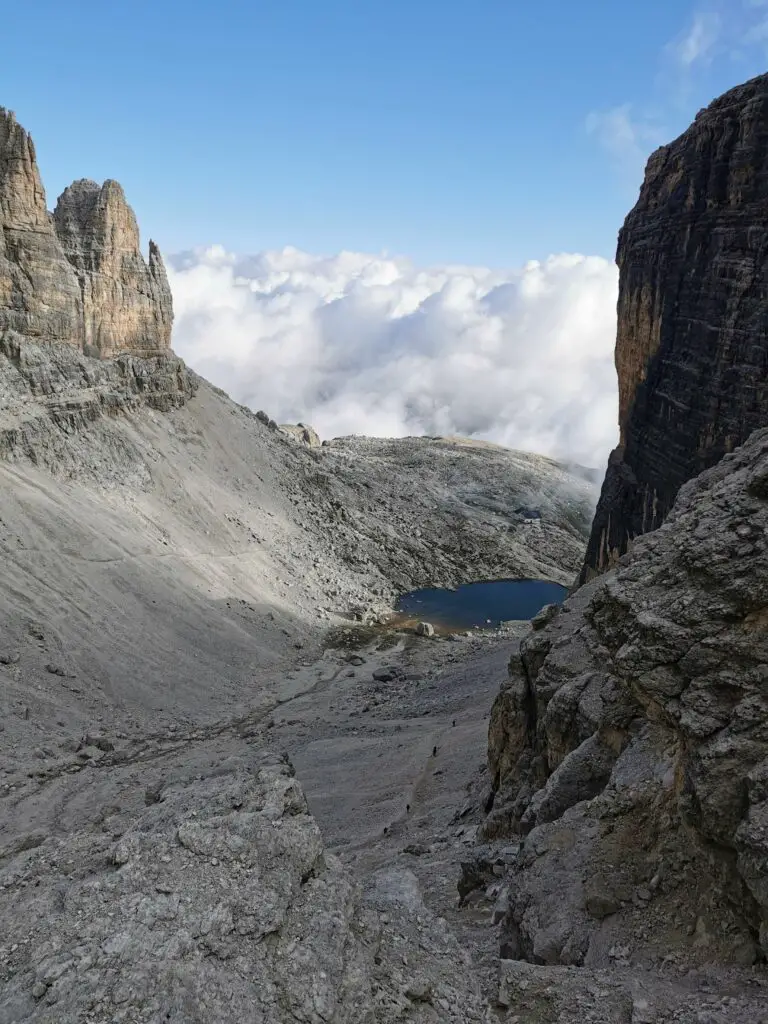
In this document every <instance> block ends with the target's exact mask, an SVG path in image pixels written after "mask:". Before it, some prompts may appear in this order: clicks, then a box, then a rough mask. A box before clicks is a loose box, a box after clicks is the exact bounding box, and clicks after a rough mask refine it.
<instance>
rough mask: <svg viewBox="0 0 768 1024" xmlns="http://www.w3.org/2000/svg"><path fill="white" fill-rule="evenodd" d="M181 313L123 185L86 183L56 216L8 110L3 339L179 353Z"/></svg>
mask: <svg viewBox="0 0 768 1024" xmlns="http://www.w3.org/2000/svg"><path fill="white" fill-rule="evenodd" d="M172 322H173V309H172V303H171V292H170V288H169V286H168V280H167V278H166V274H165V268H164V266H163V261H162V258H161V256H160V252H159V250H158V248H157V246H156V245H155V244H154V242H150V244H149V263H148V264H147V263H146V262H145V260H144V257H143V256H142V253H141V249H140V247H139V230H138V226H137V224H136V218H135V217H134V214H133V211H132V210H131V208H130V207H129V206H128V204H127V202H126V200H125V196H124V194H123V190H122V188H121V187H120V185H118V183H117V182H116V181H106V182H105V183H104V184H103V185H102V186H99V185H97V184H96V183H95V182H93V181H87V180H82V181H76V182H75V183H74V184H72V185H70V186H69V188H67V189H66V190H65V191H64V193H63V194H62V195H61V197H60V198H59V201H58V204H57V206H56V211H55V213H54V214H53V216H51V214H49V213H48V210H47V209H46V202H45V191H44V189H43V186H42V183H41V180H40V174H39V171H38V168H37V161H36V158H35V148H34V144H33V142H32V139H31V138H30V136H29V135H28V134H27V132H26V131H25V130H24V129H23V128H22V127H21V125H19V124H18V122H17V121H16V118H15V117H14V115H13V114H12V113H11V112H9V111H7V110H5V109H3V108H0V336H5V335H6V334H8V333H9V332H10V333H12V334H13V335H16V336H18V337H20V338H27V339H30V340H33V341H36V342H39V341H43V342H53V343H56V342H59V343H61V342H65V343H67V344H71V345H74V346H76V347H77V348H78V349H79V350H80V351H82V352H83V353H85V354H86V355H91V356H99V357H102V358H109V357H112V356H116V355H119V354H121V353H128V354H133V355H138V356H146V355H152V354H157V353H162V352H167V351H168V350H169V348H170V338H171V325H172Z"/></svg>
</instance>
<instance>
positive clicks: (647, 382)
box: [581, 75, 768, 582]
mask: <svg viewBox="0 0 768 1024" xmlns="http://www.w3.org/2000/svg"><path fill="white" fill-rule="evenodd" d="M617 262H618V264H619V270H620V285H619V303H618V334H617V341H616V369H617V373H618V378H619V426H620V438H619V445H618V447H617V448H616V449H615V450H614V451H613V452H612V453H611V457H610V459H609V462H608V469H607V472H606V477H605V481H604V483H603V489H602V494H601V497H600V501H599V504H598V507H597V511H596V514H595V519H594V522H593V526H592V534H591V538H590V542H589V546H588V549H587V556H586V561H585V565H584V568H583V570H582V574H581V582H584V581H586V580H587V579H589V578H590V577H591V576H593V575H595V573H599V572H602V571H604V570H605V569H607V568H609V567H610V566H611V565H612V564H614V563H615V562H616V561H617V560H618V558H619V557H620V556H621V555H622V554H623V553H624V552H625V551H626V550H627V549H628V547H629V546H630V544H631V542H632V539H633V538H634V537H637V536H638V535H640V534H643V533H646V532H648V531H649V530H653V529H655V528H656V527H658V526H660V525H661V523H662V522H663V521H664V519H665V517H666V516H667V513H668V512H669V511H670V509H671V507H672V504H673V502H674V499H675V495H676V494H677V492H678V490H679V488H680V487H681V486H682V484H683V483H685V482H686V481H687V480H690V479H691V478H692V477H695V476H696V475H698V474H699V473H700V472H702V471H703V470H704V469H706V468H708V467H709V466H712V465H713V464H715V463H716V462H718V461H719V460H720V458H721V457H722V456H723V454H724V453H726V452H729V451H732V450H733V449H734V448H736V447H737V446H738V445H740V444H741V443H742V442H743V441H744V440H745V439H746V438H747V437H748V436H749V435H750V433H751V432H752V431H753V430H755V429H756V428H758V427H760V426H764V425H765V424H767V423H768V373H767V372H766V371H767V370H768V336H767V334H766V331H767V330H768V301H767V300H768V75H763V76H761V77H759V78H755V79H753V80H752V81H750V82H747V83H746V84H744V85H742V86H739V87H738V88H736V89H733V90H731V91H730V92H728V93H726V94H725V95H724V96H722V97H720V99H718V100H716V101H715V102H714V103H712V104H711V105H710V106H709V107H707V108H706V109H705V110H703V111H701V112H700V113H699V114H698V116H697V117H696V120H695V121H694V123H693V124H692V125H691V127H690V128H689V129H688V130H687V131H686V132H685V133H684V134H683V135H682V136H680V138H679V139H677V140H676V141H675V142H673V143H671V144H670V145H668V146H664V147H662V148H661V149H659V150H657V152H656V153H654V154H653V155H652V156H651V158H650V160H649V161H648V166H647V168H646V173H645V181H644V182H643V186H642V188H641V191H640V198H639V200H638V202H637V205H636V206H635V208H634V209H633V210H632V212H631V213H630V214H629V216H628V217H627V220H626V222H625V224H624V227H623V229H622V231H621V233H620V235H619V244H618V252H617Z"/></svg>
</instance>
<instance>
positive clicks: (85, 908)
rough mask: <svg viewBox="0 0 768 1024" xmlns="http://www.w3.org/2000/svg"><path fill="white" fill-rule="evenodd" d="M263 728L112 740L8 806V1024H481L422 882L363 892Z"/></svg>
mask: <svg viewBox="0 0 768 1024" xmlns="http://www.w3.org/2000/svg"><path fill="white" fill-rule="evenodd" d="M243 733H244V734H245V735H243ZM254 733H255V730H254V729H253V727H251V729H250V730H248V729H242V730H241V735H240V736H237V735H236V734H234V735H233V734H230V735H226V733H225V732H220V734H219V735H218V736H217V737H215V738H212V739H209V740H207V741H203V742H195V740H194V738H189V737H181V736H180V737H178V738H176V739H171V740H167V741H166V742H165V743H162V742H161V743H160V744H153V743H146V742H145V743H143V744H141V745H139V746H137V747H135V748H134V749H133V750H126V749H123V750H122V751H121V754H122V756H119V757H118V756H117V753H116V752H115V751H114V748H113V749H112V750H108V749H107V750H106V751H105V750H104V749H102V748H103V747H104V746H106V744H105V743H104V742H103V741H102V745H101V747H96V748H95V749H96V750H98V751H99V752H100V757H101V759H100V760H99V761H93V760H91V761H90V763H89V764H88V765H87V766H86V767H84V769H83V771H82V772H81V773H77V774H74V775H72V774H68V775H62V776H60V777H57V778H53V779H49V780H48V782H47V785H46V786H45V787H44V788H43V789H42V790H41V791H39V792H37V793H36V794H35V795H34V798H32V799H27V800H24V799H21V800H18V801H11V804H12V806H11V809H10V810H8V809H7V802H6V811H5V814H4V830H3V832H4V835H3V839H4V843H3V848H2V849H1V850H0V857H1V858H2V860H1V861H0V865H1V866H0V886H2V900H0V935H2V939H0V985H1V988H0V993H1V994H0V1020H2V1021H3V1022H4V1024H11V1022H22V1021H27V1020H34V1021H40V1022H43V1021H46V1022H50V1024H54V1022H56V1024H60V1022H64V1021H75V1020H77V1021H89V1022H92V1024H97V1022H99V1024H101V1022H104V1024H106V1022H112V1021H139V1020H141V1021H151V1022H158V1024H159V1022H161V1021H173V1022H177V1024H188V1022H200V1024H214V1022H216V1024H218V1022H222V1024H223V1022H225V1021H231V1020H232V1019H233V1018H234V1017H237V1018H238V1019H240V1020H243V1021H252V1022H254V1024H257V1022H263V1024H277V1022H282V1021H305V1022H308V1024H323V1022H329V1021H333V1022H338V1024H342V1022H349V1024H353V1022H361V1024H376V1022H380V1021H381V1022H387V1021H396V1020H398V1021H399V1020H409V1021H425V1022H426V1021H432V1020H435V1019H439V1020H445V1021H449V1020H450V1021H456V1022H463V1021H481V1020H482V1019H483V1018H482V1008H481V1002H480V999H479V997H478V995H477V993H476V992H475V991H474V989H473V985H472V982H471V978H470V977H469V976H468V975H467V976H464V975H463V974H462V973H461V971H459V972H457V970H456V968H457V966H459V967H461V966H463V967H464V970H465V971H466V970H467V968H468V966H469V962H468V958H467V955H466V954H465V953H463V952H462V951H461V950H460V949H459V948H458V946H457V944H456V941H455V939H453V937H452V936H451V935H450V933H449V932H448V930H447V929H446V927H445V922H442V923H441V922H439V921H437V920H436V919H435V918H434V917H433V916H432V915H431V914H430V912H429V911H428V910H427V909H426V908H425V907H424V905H423V903H422V902H421V898H420V896H419V893H418V889H417V887H416V886H415V884H414V883H415V880H414V879H413V878H412V877H410V876H409V875H408V873H407V872H403V871H390V872H386V871H384V872H381V873H379V874H378V875H377V876H376V878H375V879H374V880H373V882H372V886H371V889H372V891H371V893H370V894H369V896H368V898H367V899H366V900H365V901H364V900H363V899H362V894H361V892H360V889H359V887H358V886H357V884H356V883H355V882H354V881H353V879H352V877H351V876H350V874H349V872H348V871H347V870H346V869H344V868H343V867H342V865H341V864H340V862H339V861H338V860H337V859H336V858H335V857H333V856H331V855H330V854H328V853H326V852H325V851H324V849H323V844H322V840H321V837H320V832H319V829H318V827H317V825H316V824H315V822H314V820H313V819H312V817H311V816H310V815H309V813H308V809H307V805H306V801H305V799H304V795H303V793H302V790H301V788H300V786H299V784H298V783H297V781H296V780H295V779H294V778H293V777H292V772H291V771H290V770H289V769H288V768H287V767H286V765H285V764H281V763H279V762H278V761H277V760H276V759H275V758H274V757H272V756H270V755H268V754H265V753H264V752H260V751H259V748H258V746H254V745H253V737H254ZM249 735H250V740H249V739H248V738H247V737H248V736H249ZM197 739H198V740H199V739H201V737H197ZM137 771H143V773H144V774H143V781H144V782H145V783H146V782H148V781H149V779H150V778H151V779H152V783H153V784H152V785H150V786H143V785H142V784H141V783H140V782H139V779H138V778H137ZM27 815H31V816H32V817H33V819H34V820H35V823H36V825H37V828H36V829H34V830H32V831H29V822H28V821H27V820H26V818H27ZM46 816H47V819H48V820H46ZM20 825H21V829H19V826H20ZM404 953H407V955H404ZM435 1008H437V1010H436V1009H435ZM436 1012H437V1013H438V1014H439V1016H438V1017H436Z"/></svg>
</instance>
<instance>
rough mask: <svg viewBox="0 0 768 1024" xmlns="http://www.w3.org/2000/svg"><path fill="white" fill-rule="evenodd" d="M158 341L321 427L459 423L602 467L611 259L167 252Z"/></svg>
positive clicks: (611, 383) (410, 427) (377, 428)
mask: <svg viewBox="0 0 768 1024" xmlns="http://www.w3.org/2000/svg"><path fill="white" fill-rule="evenodd" d="M169 263H170V268H169V274H170V279H171V286H172V288H173V294H174V303H175V309H176V325H175V329H174V339H173V344H174V348H175V350H176V351H177V352H178V354H179V355H181V356H182V357H183V358H185V359H186V360H187V361H188V363H189V364H190V365H191V366H192V367H193V368H194V369H196V370H197V371H198V372H199V373H201V374H202V375H203V376H205V377H207V378H208V379H209V380H211V381H212V382H213V383H214V384H216V385H218V386H219V387H221V388H223V389H224V390H226V391H227V392H229V393H230V394H231V395H232V397H233V398H235V399H236V400H237V401H239V402H242V403H243V404H245V405H248V406H250V407H251V408H253V409H259V408H263V409H264V410H265V411H267V412H268V413H269V414H270V415H271V416H273V417H274V418H275V419H277V420H278V421H280V422H296V421H297V420H302V421H304V422H309V423H311V424H312V425H313V426H314V427H315V428H316V429H317V430H318V431H319V433H320V435H321V436H322V437H333V436H338V435H342V434H351V433H358V434H369V435H380V436H381V435H383V436H403V435H407V434H454V433H456V434H464V435H470V436H475V437H479V438H484V439H488V440H492V441H496V442H499V443H501V444H505V445H508V446H510V447H515V448H522V449H527V450H529V451H537V452H540V453H542V454H548V455H553V456H558V457H565V458H570V459H573V460H576V461H579V462H581V463H583V464H586V465H592V466H599V467H602V466H603V465H604V462H605V458H606V456H607V453H608V451H609V449H610V448H611V446H612V445H613V444H614V443H615V440H616V434H617V428H616V416H617V399H616V373H615V370H614V366H613V346H614V340H615V307H616V294H617V271H616V268H615V266H614V265H613V264H612V263H609V262H608V261H607V260H604V259H602V258H600V257H585V256H579V255H558V256H551V257H549V258H548V259H547V260H545V261H544V262H541V263H540V262H536V261H533V262H530V263H528V264H526V266H524V267H522V268H520V269H518V270H514V271H493V270H489V269H486V268H483V267H462V266H444V267H432V268H425V269H419V268H418V267H415V266H413V265H412V264H411V263H409V262H408V261H407V260H404V259H399V258H388V257H384V256H372V255H365V254H362V253H352V252H342V253H339V254H338V255H336V256H332V257H322V256H312V255H310V254H308V253H304V252H300V251H298V250H296V249H293V248H286V249H283V250H281V251H273V252H263V253H259V254H257V255H254V256H242V257H241V256H235V255H233V254H231V253H227V252H225V251H224V250H223V249H222V248H221V247H219V246H214V247H213V248H210V249H207V250H198V251H195V252H193V253H186V254H181V255H178V256H175V257H171V258H170V260H169Z"/></svg>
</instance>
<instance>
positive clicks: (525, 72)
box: [0, 0, 768, 267]
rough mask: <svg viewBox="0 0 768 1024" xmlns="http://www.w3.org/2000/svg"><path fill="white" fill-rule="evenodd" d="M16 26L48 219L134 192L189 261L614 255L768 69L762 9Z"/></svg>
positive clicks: (141, 13)
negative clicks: (651, 168)
mask: <svg viewBox="0 0 768 1024" xmlns="http://www.w3.org/2000/svg"><path fill="white" fill-rule="evenodd" d="M6 7H7V9H6V12H5V13H4V16H3V44H4V45H3V61H2V65H1V66H0V103H2V104H3V105H5V106H8V107H10V108H11V109H13V110H15V111H16V113H17V115H18V117H19V120H20V121H21V122H22V123H23V124H24V125H25V126H26V127H27V128H28V129H29V130H30V131H31V132H32V134H33V137H34V139H35V142H36V144H37V148H38V156H39V160H40V164H41V167H42V172H43V178H44V183H45V185H46V189H47V192H48V200H49V205H50V206H52V205H53V203H54V201H55V198H56V196H57V195H58V193H59V192H60V191H61V190H62V189H63V188H64V187H65V185H66V184H67V183H68V182H69V181H71V180H72V179H73V178H76V177H92V178H96V179H98V180H101V179H103V178H105V177H114V178H117V179H118V180H119V181H121V182H122V184H123V185H124V187H125V189H126V192H127V194H128V198H129V201H130V202H131V203H132V205H133V206H134V208H135V209H136V212H137V214H138V216H139V220H140V224H141V226H142V230H143V233H144V236H145V240H146V236H147V235H148V234H151V235H152V236H153V237H155V238H156V239H157V240H158V241H159V243H160V245H161V247H162V248H163V249H164V250H165V251H166V252H173V251H176V250H180V249H185V248H188V247H192V246H199V245H209V244H211V243H221V244H223V245H224V246H225V247H227V248H229V249H232V250H235V251H239V252H255V251H259V250H263V249H267V248H275V247H282V246H284V245H294V246H297V247H299V248H301V249H305V250H307V251H310V252H326V253H334V252H338V251H339V250H341V249H348V250H355V251H367V252H380V251H382V250H387V251H389V252H391V253H397V254H403V255H406V256H408V257H411V258H412V259H413V260H415V261H416V262H417V263H443V262H453V263H471V264H479V265H487V266H492V267H503V266H513V265H517V264H519V263H521V262H523V261H525V260H527V259H529V258H543V257H545V256H546V255H548V254H549V253H553V252H561V251H568V252H583V253H588V254H596V255H603V256H607V257H612V256H613V252H614V246H615V238H616V233H617V230H618V227H619V225H620V223H621V221H622V219H623V217H624V215H625V213H626V211H627V210H628V208H629V207H630V206H631V204H632V202H633V201H634V197H635V194H636V189H637V184H638V174H639V172H640V168H641V167H642V163H643V160H644V157H645V155H647V153H648V152H649V151H650V150H651V149H653V148H654V147H655V146H656V145H657V144H658V143H659V142H662V141H666V140H668V139H670V138H672V137H674V136H675V135H676V134H678V133H679V132H680V131H682V130H683V129H684V128H685V127H686V125H687V124H688V123H689V122H690V120H691V119H692V117H693V116H694V115H695V113H696V111H697V110H698V109H699V108H700V107H701V106H703V105H704V104H705V103H707V102H709V101H710V100H711V99H712V98H714V97H715V96H716V95H718V94H719V93H720V92H722V91H724V90H725V89H726V88H729V87H730V86H732V85H734V84H736V83H738V82H739V81H742V80H744V79H746V78H748V77H751V76H752V75H754V74H759V73H761V72H762V71H763V70H764V69H765V65H766V52H768V29H767V28H766V26H767V25H768V6H766V4H765V3H763V2H760V0H728V2H727V4H724V3H721V2H720V0H713V2H712V3H710V4H704V5H702V4H700V3H690V2H685V0H644V2H642V3H640V2H639V0H627V2H623V0H622V2H619V0H584V2H581V3H579V2H574V0H539V2H538V3H536V4H533V3H523V2H517V0H474V2H473V3H469V2H459V0H390V2H389V3H388V4H379V3H373V2H366V0H356V2H353V0H323V3H317V2H315V0H261V2H255V0H254V2H250V3H248V2H245V0H239V2H236V0H219V2H217V3H211V2H201V0H185V2H184V3H183V4H182V3H176V2H169V0H154V2H153V3H149V2H146V0H132V2H130V3H125V4H111V5H107V4H104V3H103V2H102V0H99V2H98V3H96V2H92V0H77V2H76V3H73V4H63V3H61V2H60V0H35V2H27V3H23V4H22V3H17V4H14V5H13V14H12V15H10V18H9V14H8V10H9V9H10V5H6ZM9 21H10V24H9Z"/></svg>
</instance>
